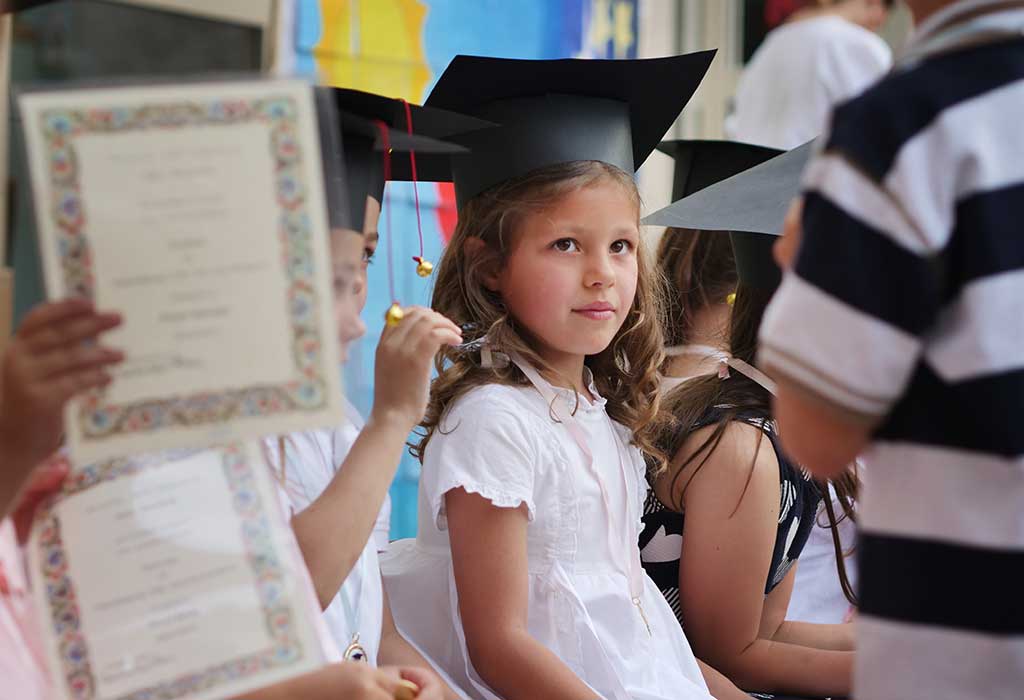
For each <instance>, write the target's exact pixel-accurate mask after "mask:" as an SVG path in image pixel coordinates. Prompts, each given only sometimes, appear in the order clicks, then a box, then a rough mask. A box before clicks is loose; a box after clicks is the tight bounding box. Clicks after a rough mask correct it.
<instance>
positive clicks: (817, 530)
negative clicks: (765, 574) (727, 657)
mask: <svg viewBox="0 0 1024 700" xmlns="http://www.w3.org/2000/svg"><path fill="white" fill-rule="evenodd" d="M829 496H830V497H831V498H832V504H833V508H834V509H835V513H836V517H838V518H843V510H842V507H841V506H840V505H839V502H838V501H837V500H836V498H835V490H834V489H833V488H832V487H831V486H829ZM826 520H827V518H826V516H825V506H824V502H823V504H822V505H821V506H819V508H818V519H817V522H816V523H815V525H814V527H813V528H812V529H811V534H810V536H809V537H808V538H807V544H805V545H804V548H803V551H802V552H801V553H800V565H799V566H798V567H797V568H796V578H795V580H794V582H793V595H792V597H790V599H789V610H788V612H787V613H786V619H787V620H793V621H796V622H820V623H826V624H838V623H840V622H843V620H845V619H846V616H847V613H849V611H850V603H849V601H848V600H847V599H846V596H845V595H843V587H842V585H841V584H840V583H839V573H838V570H837V569H836V550H835V544H833V542H832V530H830V529H828V528H824V527H820V524H821V523H824V522H826ZM839 542H840V543H841V544H842V548H843V551H844V552H848V551H850V549H852V548H853V547H854V545H855V544H856V542H857V525H856V523H854V522H853V521H852V520H850V519H849V518H843V520H842V522H840V523H839ZM844 564H845V565H846V575H847V578H849V579H850V584H851V585H853V586H854V588H856V585H857V557H856V556H849V557H846V559H845V560H844Z"/></svg>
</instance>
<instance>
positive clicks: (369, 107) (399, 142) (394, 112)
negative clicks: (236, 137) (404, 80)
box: [325, 88, 495, 230]
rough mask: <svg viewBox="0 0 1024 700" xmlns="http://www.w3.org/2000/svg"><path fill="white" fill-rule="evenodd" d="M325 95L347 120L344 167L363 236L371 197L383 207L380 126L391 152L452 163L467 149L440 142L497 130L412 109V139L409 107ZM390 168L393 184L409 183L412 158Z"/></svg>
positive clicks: (361, 95)
mask: <svg viewBox="0 0 1024 700" xmlns="http://www.w3.org/2000/svg"><path fill="white" fill-rule="evenodd" d="M325 89H327V90H329V91H330V92H331V94H332V95H333V97H334V103H335V106H336V107H337V108H338V111H339V112H340V113H341V114H342V115H343V116H342V119H341V123H342V131H343V132H344V140H345V165H346V168H347V170H348V173H349V181H350V194H351V201H352V207H353V219H354V220H355V222H356V223H358V224H359V226H358V229H359V230H362V221H363V217H364V213H365V212H364V210H363V207H364V206H365V202H366V196H367V195H369V196H371V197H373V198H374V199H376V200H377V201H378V202H380V201H381V199H382V198H383V196H384V167H383V164H384V158H383V149H384V147H385V143H384V140H383V139H382V137H381V134H380V130H379V128H378V127H377V126H376V125H375V124H374V122H375V121H380V122H383V123H384V125H385V126H387V127H388V134H387V141H388V143H387V146H388V148H390V150H391V151H394V152H395V153H408V152H409V151H415V152H416V153H417V154H419V153H421V152H422V153H423V154H424V159H426V160H428V161H429V160H430V159H431V158H432V157H433V158H441V159H447V158H449V157H451V155H452V154H454V153H465V152H466V148H465V147H463V146H459V145H457V144H451V143H445V142H444V141H442V140H441V139H444V138H445V137H447V136H451V135H452V134H459V133H463V132H467V131H474V130H478V129H486V128H493V127H494V126H495V125H494V124H492V123H490V122H486V121H483V120H482V119H476V118H474V117H468V116H465V115H463V114H457V113H455V112H449V111H446V110H443V109H432V108H429V107H423V106H421V105H417V104H412V103H409V104H408V107H409V114H408V116H409V117H411V121H412V134H409V133H408V132H409V124H408V121H407V119H406V105H405V104H404V103H403V102H402V101H401V100H398V99H395V98H393V97H384V96H383V95H375V94H373V93H371V92H363V91H361V90H351V89H348V88H325ZM417 166H419V158H417ZM391 167H392V170H393V171H395V170H396V171H397V176H396V175H395V174H392V178H391V179H397V180H403V179H408V178H406V177H403V173H405V172H407V171H409V170H410V167H409V158H408V157H393V158H392V159H391ZM418 175H419V167H417V176H418ZM419 179H425V178H419ZM351 185H355V186H351ZM360 202H361V204H359V203H360ZM355 209H359V211H358V212H356V211H354V210H355Z"/></svg>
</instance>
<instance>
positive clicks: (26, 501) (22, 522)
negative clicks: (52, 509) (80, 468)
mask: <svg viewBox="0 0 1024 700" xmlns="http://www.w3.org/2000/svg"><path fill="white" fill-rule="evenodd" d="M70 472H71V465H69V464H68V461H67V458H66V457H64V456H63V455H60V454H55V455H54V456H53V457H51V458H50V459H49V460H47V461H46V462H45V463H43V464H41V465H39V467H38V468H37V469H36V470H35V471H34V472H32V476H30V477H29V480H28V485H27V486H26V487H25V490H24V491H23V492H22V494H21V497H20V498H19V500H18V505H17V506H15V508H14V512H13V513H12V514H11V519H12V520H13V521H14V531H15V533H16V534H17V536H18V542H19V543H21V544H25V543H26V542H27V541H28V535H29V533H30V532H31V530H32V520H33V519H34V518H35V517H36V510H37V509H38V508H39V506H40V505H41V504H42V503H43V502H44V501H46V499H47V498H49V497H50V496H51V495H52V494H54V493H56V492H57V491H59V490H60V487H61V484H63V483H64V479H66V478H67V476H68V474H69V473H70Z"/></svg>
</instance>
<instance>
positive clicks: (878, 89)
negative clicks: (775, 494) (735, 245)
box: [760, 0, 1024, 700]
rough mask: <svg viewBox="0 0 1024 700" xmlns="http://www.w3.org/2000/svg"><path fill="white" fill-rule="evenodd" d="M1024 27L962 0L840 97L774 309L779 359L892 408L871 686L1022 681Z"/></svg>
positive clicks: (881, 408)
mask: <svg viewBox="0 0 1024 700" xmlns="http://www.w3.org/2000/svg"><path fill="white" fill-rule="evenodd" d="M972 27H973V28H974V30H973V32H972V31H968V30H970V29H971V28H972ZM1021 30H1024V2H1017V3H1012V2H1009V3H1008V2H1006V1H1005V0H961V1H960V2H957V3H954V4H953V5H952V6H951V7H950V8H947V9H946V10H944V11H942V12H940V13H939V14H938V15H936V16H934V17H933V18H931V19H930V20H929V21H928V22H927V23H926V24H925V25H922V27H921V28H920V29H919V30H918V33H917V34H916V35H915V38H914V40H913V43H912V47H913V48H917V49H918V50H919V51H918V53H919V55H918V57H917V58H916V59H915V60H914V61H913V62H906V63H903V64H902V65H901V66H900V67H898V68H897V70H896V71H895V72H894V73H893V74H891V75H890V76H889V77H887V78H886V79H884V80H883V81H882V82H880V83H879V84H877V85H876V86H875V87H873V88H871V89H869V90H868V91H867V92H866V93H864V94H863V95H861V96H860V97H858V98H855V99H853V100H851V101H849V102H846V103H844V104H842V105H840V106H839V107H838V108H837V109H836V110H835V112H834V114H833V117H832V122H831V126H830V129H829V132H828V133H827V134H825V135H824V137H823V139H822V143H823V147H822V152H821V154H820V155H819V156H818V157H817V158H816V159H815V160H814V161H813V162H812V164H811V165H810V166H809V168H808V172H807V174H806V181H805V189H806V192H805V207H804V219H803V227H804V234H803V242H802V245H801V249H800V252H799V255H798V259H797V262H796V265H795V268H794V271H793V272H792V273H788V274H787V275H786V277H785V280H784V281H783V284H782V286H781V287H780V289H779V291H778V293H777V295H776V297H775V299H774V300H773V302H772V304H771V306H770V307H769V309H768V312H767V313H766V315H765V320H764V324H763V326H762V329H761V355H760V360H761V362H762V363H763V365H764V366H765V367H766V368H767V370H768V371H769V372H770V373H772V374H774V375H776V376H779V377H780V378H784V379H785V380H787V381H788V382H789V383H790V384H793V385H796V386H799V387H801V388H802V389H804V390H805V391H807V392H809V393H810V394H812V395H816V396H818V397H819V398H821V399H823V400H825V401H826V402H828V403H829V404H831V405H833V406H835V407H837V408H839V409H841V410H843V411H845V412H846V413H847V414H849V415H850V416H851V417H854V418H857V419H861V420H863V421H866V422H867V424H869V425H872V426H877V427H876V429H875V433H874V436H873V441H872V444H871V446H870V448H869V449H868V451H867V453H866V454H865V455H864V456H863V459H864V460H865V462H866V463H867V467H868V468H867V473H868V475H869V478H867V479H866V484H865V489H864V494H863V496H862V504H861V509H860V517H861V541H860V544H859V548H858V551H859V556H860V568H861V573H860V577H861V581H860V600H861V613H860V617H859V620H858V641H857V644H858V646H857V663H856V671H855V686H854V688H855V694H856V697H857V698H858V700H874V699H876V698H878V699H882V698H885V699H889V698H893V699H895V698H928V700H963V699H965V698H986V699H989V700H992V699H995V698H1014V699H1019V698H1022V697H1024V424H1022V418H1024V32H1022V31H1021ZM950 36H954V37H957V42H958V46H957V47H955V48H951V47H950V46H949V45H948V44H947V45H945V46H942V44H943V41H940V40H939V39H938V38H937V37H947V38H948V37H950ZM929 45H930V46H932V47H936V48H933V49H931V50H929V49H927V48H926V47H928V46H929ZM913 48H912V50H913Z"/></svg>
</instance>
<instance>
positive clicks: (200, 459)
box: [28, 443, 326, 700]
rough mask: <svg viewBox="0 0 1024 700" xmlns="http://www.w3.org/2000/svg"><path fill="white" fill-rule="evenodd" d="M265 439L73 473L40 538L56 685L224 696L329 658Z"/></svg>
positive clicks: (40, 589)
mask: <svg viewBox="0 0 1024 700" xmlns="http://www.w3.org/2000/svg"><path fill="white" fill-rule="evenodd" d="M278 498H279V492H278V490H277V487H276V485H275V484H274V482H273V480H272V478H271V475H270V471H269V469H268V468H267V466H266V463H265V462H264V460H263V456H262V454H261V453H260V450H259V447H258V446H257V444H255V443H250V444H233V445H228V446H224V447H217V448H214V449H210V450H206V451H201V452H191V453H179V454H171V455H167V454H165V455H159V456H150V457H145V458H136V459H131V460H123V459H122V460H112V461H109V462H105V463H101V464H99V465H96V466H93V467H87V468H85V469H80V470H77V471H74V472H72V474H71V475H70V477H69V478H68V479H67V480H66V481H65V483H64V486H63V490H62V492H61V494H60V496H59V497H58V499H57V500H56V501H55V502H54V503H52V504H51V505H50V506H49V507H48V508H47V509H45V510H44V511H42V512H41V513H40V514H39V515H38V516H37V521H36V526H35V528H34V530H33V532H32V536H31V539H30V542H29V549H28V554H29V563H30V568H31V571H32V572H33V575H34V576H35V578H36V585H35V586H34V596H35V599H36V600H35V602H36V606H37V609H38V610H39V611H40V614H41V616H42V618H43V619H42V625H41V627H42V629H43V631H44V639H45V646H46V649H47V652H48V659H49V665H50V670H51V675H52V676H53V677H54V679H55V685H56V687H57V688H58V689H59V690H60V691H61V692H62V693H63V694H64V696H66V697H69V698H74V699H75V700H107V699H110V700H113V699H115V698H117V699H118V700H142V699H143V698H153V697H159V698H165V699H167V700H172V699H184V698H188V699H189V700H202V699H204V698H224V697H230V696H232V695H236V694H238V693H244V692H247V691H250V690H252V689H254V688H258V687H262V686H265V685H269V684H271V683H275V682H278V681H281V680H284V679H286V678H291V677H294V676H297V675H300V674H303V673H306V672H309V671H312V670H314V669H317V668H319V667H321V666H322V665H323V664H324V663H325V656H326V655H325V652H324V648H323V642H322V640H323V639H324V637H323V631H322V629H321V625H322V621H321V619H320V616H319V608H318V607H317V605H316V598H315V594H314V593H313V588H312V584H311V583H310V581H309V579H308V576H307V575H306V570H305V566H304V564H303V561H302V555H301V553H300V552H299V551H298V545H297V544H296V543H295V540H294V537H293V536H292V533H291V529H290V527H289V526H288V523H287V521H286V519H285V517H284V514H283V512H282V510H281V504H280V502H279V501H278V500H277V499H278Z"/></svg>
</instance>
